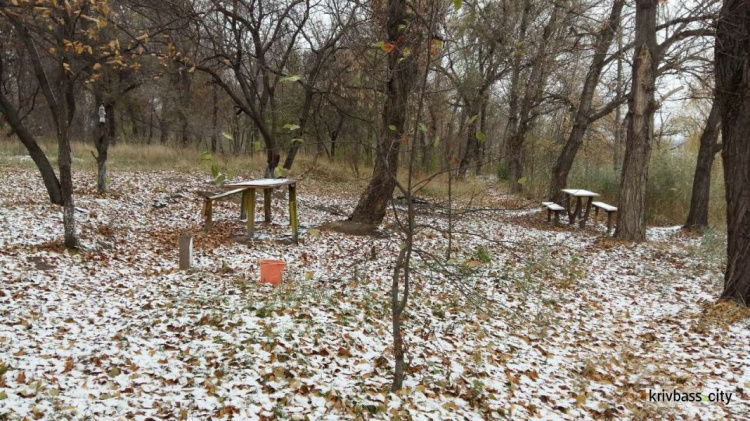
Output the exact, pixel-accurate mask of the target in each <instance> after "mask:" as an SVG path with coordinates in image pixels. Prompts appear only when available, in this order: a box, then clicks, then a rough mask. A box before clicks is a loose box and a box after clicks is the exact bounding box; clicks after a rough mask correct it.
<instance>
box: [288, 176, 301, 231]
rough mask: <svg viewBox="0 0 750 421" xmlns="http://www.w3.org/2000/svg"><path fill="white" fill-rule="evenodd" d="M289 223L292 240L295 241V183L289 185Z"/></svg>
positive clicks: (296, 229)
mask: <svg viewBox="0 0 750 421" xmlns="http://www.w3.org/2000/svg"><path fill="white" fill-rule="evenodd" d="M289 224H290V225H291V226H292V240H293V241H294V243H295V244H296V243H297V236H298V230H299V221H298V219H297V185H296V184H290V185H289Z"/></svg>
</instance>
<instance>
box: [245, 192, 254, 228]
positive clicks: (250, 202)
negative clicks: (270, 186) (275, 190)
mask: <svg viewBox="0 0 750 421" xmlns="http://www.w3.org/2000/svg"><path fill="white" fill-rule="evenodd" d="M247 191H248V195H247V197H246V204H245V209H247V236H248V237H250V238H253V236H255V189H247Z"/></svg>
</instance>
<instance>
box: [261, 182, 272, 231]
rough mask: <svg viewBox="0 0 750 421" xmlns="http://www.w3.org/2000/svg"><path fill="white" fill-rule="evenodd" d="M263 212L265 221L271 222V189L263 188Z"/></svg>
mask: <svg viewBox="0 0 750 421" xmlns="http://www.w3.org/2000/svg"><path fill="white" fill-rule="evenodd" d="M263 214H264V216H265V221H266V222H267V223H269V224H270V223H271V189H263Z"/></svg>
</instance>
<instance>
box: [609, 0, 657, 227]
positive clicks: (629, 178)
mask: <svg viewBox="0 0 750 421" xmlns="http://www.w3.org/2000/svg"><path fill="white" fill-rule="evenodd" d="M657 2H658V1H657V0H637V1H636V13H635V56H634V58H633V85H632V88H631V91H630V92H631V96H630V99H629V103H628V135H627V139H626V145H625V159H624V162H623V165H622V178H621V181H620V193H619V196H618V199H619V200H618V203H619V206H618V207H619V209H618V212H617V216H618V218H617V231H616V232H615V236H617V237H619V238H622V239H625V240H631V241H643V240H645V239H646V183H647V181H648V163H649V158H650V156H651V133H652V129H653V127H652V126H653V121H654V110H655V101H654V85H655V81H656V65H657V62H658V52H657V44H656V9H657Z"/></svg>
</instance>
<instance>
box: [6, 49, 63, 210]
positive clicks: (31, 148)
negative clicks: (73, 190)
mask: <svg viewBox="0 0 750 421" xmlns="http://www.w3.org/2000/svg"><path fill="white" fill-rule="evenodd" d="M0 69H2V65H1V63H0ZM0 111H2V113H3V114H4V115H5V116H6V117H7V119H8V124H10V127H11V128H12V129H13V131H14V132H15V133H16V136H18V139H19V140H20V141H21V143H22V144H23V146H24V147H25V148H26V150H27V151H28V152H29V156H30V157H31V160H32V161H34V164H36V167H37V169H39V173H40V175H41V176H42V181H43V182H44V187H45V188H46V189H47V195H48V196H49V200H50V202H52V203H54V204H56V205H62V204H63V200H62V193H61V192H60V181H59V180H58V179H57V175H56V174H55V170H54V168H52V164H50V162H49V160H48V159H47V156H46V155H45V154H44V151H42V148H40V147H39V144H37V143H36V140H34V136H33V135H32V134H31V132H29V130H28V129H27V128H26V126H25V125H24V124H23V122H22V121H21V119H20V118H19V117H18V113H16V110H15V108H14V107H13V104H12V103H11V102H10V100H9V99H8V98H7V97H6V96H5V94H3V92H2V90H0Z"/></svg>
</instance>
